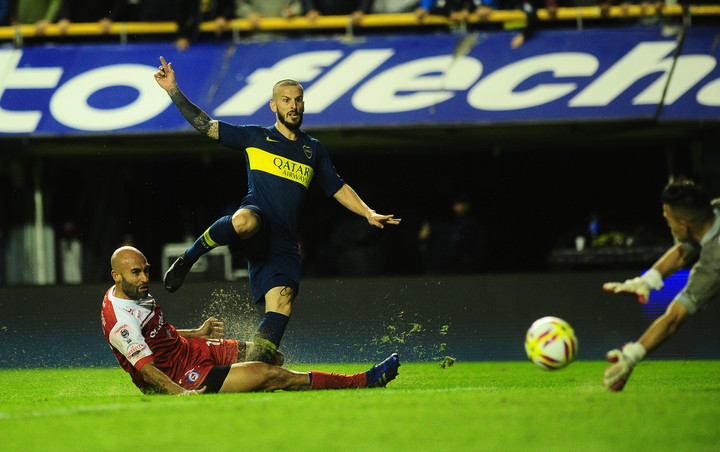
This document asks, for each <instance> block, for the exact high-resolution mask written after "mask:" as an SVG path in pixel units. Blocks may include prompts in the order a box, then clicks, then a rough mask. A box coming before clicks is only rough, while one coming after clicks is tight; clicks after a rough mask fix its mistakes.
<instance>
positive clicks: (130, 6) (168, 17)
mask: <svg viewBox="0 0 720 452" xmlns="http://www.w3.org/2000/svg"><path fill="white" fill-rule="evenodd" d="M676 1H677V0H667V3H671V2H672V3H675V2H676ZM704 1H705V0H700V1H692V3H693V4H695V3H702V2H704ZM665 3H666V1H665V0H655V1H645V0H632V1H625V0H343V1H337V0H0V26H12V25H18V24H21V25H35V27H36V28H35V30H36V35H37V36H43V35H44V34H45V32H46V30H47V27H48V25H49V24H57V26H58V29H59V33H60V35H63V34H66V33H67V30H68V26H69V25H70V24H71V23H98V24H99V25H100V27H101V29H102V30H103V31H104V32H105V33H107V32H109V31H110V27H111V25H112V24H113V23H114V22H175V23H177V25H178V27H177V28H178V31H177V35H176V36H175V37H174V38H175V42H176V46H177V47H178V48H179V49H181V50H182V49H184V48H187V47H188V46H190V45H191V44H192V42H194V41H196V40H198V39H199V24H200V23H202V22H211V23H213V24H214V28H215V34H216V35H217V36H222V35H223V34H226V33H228V32H229V31H230V30H231V23H232V20H233V19H236V18H245V19H248V20H249V21H250V23H251V25H252V27H253V28H255V29H258V28H259V25H260V20H261V19H262V18H280V17H282V18H292V17H305V18H307V20H308V21H309V22H310V23H312V22H314V21H316V20H317V19H318V18H319V17H320V16H348V18H349V23H351V24H352V26H353V27H355V28H358V29H359V28H361V27H362V25H363V20H364V18H365V17H366V16H367V15H368V14H401V13H404V14H413V15H414V16H415V18H416V19H417V21H418V24H422V23H423V21H425V20H427V18H428V16H431V15H440V16H446V17H448V18H449V19H450V21H451V23H452V24H457V25H459V26H466V25H467V24H468V23H472V24H473V26H476V27H487V28H490V27H493V26H498V27H504V28H515V29H517V30H518V34H517V36H516V38H515V39H514V40H513V42H512V46H513V47H518V46H520V45H522V44H523V42H524V41H525V40H526V39H527V38H528V37H529V36H530V35H531V34H532V32H533V30H534V29H535V28H536V27H537V22H538V19H537V10H538V9H540V8H544V9H546V10H547V12H548V14H549V17H550V18H554V17H556V15H557V9H558V7H583V6H599V7H600V9H601V11H602V12H604V13H607V11H608V10H609V8H610V6H613V5H618V6H620V7H621V10H622V11H624V12H626V13H627V11H629V7H630V6H631V5H639V6H640V7H641V8H642V10H643V11H647V12H649V13H654V12H659V11H660V10H661V9H662V7H663V6H664V5H665ZM714 3H717V2H714ZM498 10H522V11H524V12H525V13H526V17H527V19H526V20H525V21H522V22H521V23H502V24H497V23H495V22H491V21H490V20H489V19H490V17H491V15H492V13H493V12H494V11H498Z"/></svg>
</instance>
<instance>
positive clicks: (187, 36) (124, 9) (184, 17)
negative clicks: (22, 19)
mask: <svg viewBox="0 0 720 452" xmlns="http://www.w3.org/2000/svg"><path fill="white" fill-rule="evenodd" d="M23 1H24V0H23ZM93 1H96V0H93ZM80 3H83V2H82V1H80ZM204 3H205V2H203V1H202V0H115V4H114V6H113V9H112V12H111V13H110V17H108V19H109V20H110V21H114V22H117V21H123V22H175V23H177V27H178V31H177V34H176V36H175V47H176V48H177V49H178V50H185V49H187V48H188V47H190V44H191V43H192V42H193V41H196V40H197V38H198V34H199V27H200V22H201V21H202V19H203V9H202V7H203V4H204ZM81 8H84V6H81Z"/></svg>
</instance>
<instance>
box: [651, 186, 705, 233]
mask: <svg viewBox="0 0 720 452" xmlns="http://www.w3.org/2000/svg"><path fill="white" fill-rule="evenodd" d="M662 203H663V204H666V205H668V206H669V207H670V208H671V209H672V211H673V213H674V214H676V215H677V216H678V217H680V218H682V219H683V220H686V221H687V222H689V223H692V224H701V223H705V222H707V221H710V220H712V218H713V216H714V215H713V210H712V206H711V205H710V197H709V196H708V194H707V192H706V191H705V190H704V189H703V188H702V187H701V186H700V185H697V184H696V183H695V182H693V181H692V180H690V179H679V180H676V181H674V182H671V183H669V184H668V185H667V186H666V187H665V189H664V190H663V192H662Z"/></svg>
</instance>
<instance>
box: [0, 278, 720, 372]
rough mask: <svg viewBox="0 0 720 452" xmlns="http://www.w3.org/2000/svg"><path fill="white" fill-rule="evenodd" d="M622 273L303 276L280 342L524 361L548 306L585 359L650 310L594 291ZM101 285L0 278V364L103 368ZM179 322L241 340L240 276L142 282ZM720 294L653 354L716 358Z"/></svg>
mask: <svg viewBox="0 0 720 452" xmlns="http://www.w3.org/2000/svg"><path fill="white" fill-rule="evenodd" d="M627 276H628V274H627V272H623V273H618V272H615V273H612V272H602V273H599V272H592V273H585V272H583V273H535V274H487V275H478V276H453V277H435V278H434V277H393V278H373V279H360V278H358V279H342V280H336V279H310V280H304V281H303V283H302V287H301V290H300V295H299V297H298V299H297V300H296V302H295V306H294V312H293V316H292V319H291V321H290V324H289V326H288V330H287V332H286V334H285V337H284V339H283V343H282V347H281V349H283V350H284V351H285V353H286V355H287V357H288V360H289V361H290V362H293V361H294V362H325V361H327V362H344V361H353V362H354V361H358V362H371V361H378V360H379V359H380V358H381V357H384V356H385V355H387V354H389V353H390V352H392V351H396V350H397V351H399V352H400V353H401V354H402V356H403V357H404V359H406V360H434V359H439V358H442V357H444V356H446V355H449V356H453V357H455V358H456V359H459V360H464V361H486V360H487V361H503V360H522V359H525V354H524V349H523V341H524V335H525V331H526V330H527V328H528V326H529V325H530V324H531V323H532V322H533V321H534V320H535V319H537V318H539V317H542V316H545V315H556V316H559V317H562V318H564V319H566V320H567V321H569V322H570V323H571V325H572V326H573V327H574V328H575V331H576V333H577V336H578V339H579V342H580V355H579V359H582V360H599V359H604V354H605V352H606V351H607V350H609V349H611V348H614V347H618V346H620V345H622V344H624V343H625V342H627V341H629V340H635V339H636V338H637V337H638V336H639V335H640V334H641V333H642V331H643V330H644V329H645V328H646V327H647V325H648V324H649V323H650V322H651V321H652V319H651V318H648V317H647V316H643V315H642V312H641V307H640V305H639V304H638V303H637V302H636V301H635V300H634V299H633V298H631V297H623V296H613V295H611V294H606V293H604V292H603V291H602V289H601V285H602V283H603V282H604V281H609V280H619V279H624V278H625V277H627ZM110 283H111V281H108V284H106V285H83V286H53V287H37V286H32V287H2V288H0V367H64V366H112V365H115V359H114V357H113V355H112V353H111V352H110V350H109V348H108V347H109V346H108V345H107V343H106V342H105V340H104V338H103V335H102V331H101V328H100V318H99V317H100V316H99V311H100V304H101V301H102V297H103V295H104V293H105V290H106V289H107V288H108V287H109V286H110ZM153 288H154V290H153V291H152V292H153V293H154V294H155V296H156V297H157V300H158V302H159V303H160V304H161V306H162V307H163V310H164V311H165V313H166V315H167V317H168V319H169V320H170V322H171V323H173V324H174V325H175V326H176V327H180V328H190V327H196V326H198V325H200V324H201V323H202V321H203V320H204V319H205V318H206V317H207V316H209V315H216V316H218V317H220V318H222V319H224V320H225V321H226V322H227V326H228V330H229V331H228V332H229V336H232V337H243V338H249V337H251V335H252V332H253V330H254V328H255V326H256V324H257V322H258V320H259V318H260V311H259V310H258V308H257V307H256V306H253V305H251V304H250V302H249V299H250V296H249V289H248V287H247V284H246V282H245V281H236V282H232V283H190V282H189V283H187V284H186V285H185V286H183V288H182V289H181V290H180V291H178V292H177V293H175V294H168V293H166V292H164V290H163V289H161V287H160V284H159V282H154V285H153V286H152V287H151V289H153ZM719 320H720V309H718V308H717V303H716V304H715V305H714V306H713V305H711V306H710V308H708V309H707V310H706V311H704V312H703V313H701V314H699V315H698V316H696V317H695V318H693V319H691V321H690V322H689V323H688V324H686V325H685V327H684V328H683V329H682V330H681V331H680V332H679V333H678V335H676V337H675V338H673V339H672V340H671V341H669V342H668V343H667V344H665V345H664V346H663V347H662V348H661V349H660V350H658V352H657V353H656V354H655V355H654V356H655V357H691V358H704V359H709V358H712V359H717V358H720V332H719V331H718V328H717V325H718V324H720V323H719V322H718V321H719Z"/></svg>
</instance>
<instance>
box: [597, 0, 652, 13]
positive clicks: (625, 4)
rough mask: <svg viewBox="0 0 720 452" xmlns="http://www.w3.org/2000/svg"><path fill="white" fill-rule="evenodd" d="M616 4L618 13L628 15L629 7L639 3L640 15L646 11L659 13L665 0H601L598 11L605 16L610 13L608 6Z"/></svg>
mask: <svg viewBox="0 0 720 452" xmlns="http://www.w3.org/2000/svg"><path fill="white" fill-rule="evenodd" d="M616 4H619V6H620V14H621V15H622V16H623V17H628V16H629V12H630V7H631V6H633V5H640V13H641V14H642V15H645V14H647V13H650V14H660V13H661V12H662V9H663V7H664V6H665V2H664V1H663V0H656V1H654V2H648V1H634V2H633V1H618V0H603V1H601V2H599V3H598V6H600V13H601V14H602V16H603V17H607V16H608V15H609V14H610V7H611V6H614V5H616Z"/></svg>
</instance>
